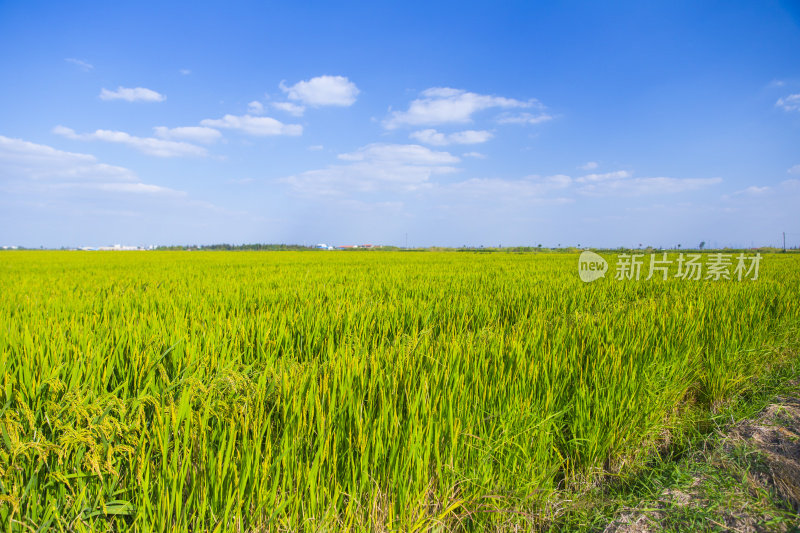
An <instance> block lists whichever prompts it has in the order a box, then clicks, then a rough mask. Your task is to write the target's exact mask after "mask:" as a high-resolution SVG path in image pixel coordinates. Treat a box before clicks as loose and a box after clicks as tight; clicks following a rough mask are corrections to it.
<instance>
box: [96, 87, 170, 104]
mask: <svg viewBox="0 0 800 533" xmlns="http://www.w3.org/2000/svg"><path fill="white" fill-rule="evenodd" d="M100 99H101V100H125V101H127V102H163V101H164V100H166V99H167V97H166V96H164V95H163V94H159V93H157V92H155V91H153V90H151V89H145V88H144V87H135V88H132V89H131V88H128V87H117V90H116V91H109V90H108V89H103V90H101V91H100Z"/></svg>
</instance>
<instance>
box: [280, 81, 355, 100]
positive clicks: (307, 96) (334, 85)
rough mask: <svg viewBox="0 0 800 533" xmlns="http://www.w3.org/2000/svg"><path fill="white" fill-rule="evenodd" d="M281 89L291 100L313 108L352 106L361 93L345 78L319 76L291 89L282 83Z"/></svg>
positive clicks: (301, 82)
mask: <svg viewBox="0 0 800 533" xmlns="http://www.w3.org/2000/svg"><path fill="white" fill-rule="evenodd" d="M280 88H281V90H282V91H283V92H285V93H286V94H287V96H288V97H289V100H296V101H299V102H302V103H303V104H305V105H309V106H312V107H318V106H327V105H332V106H351V105H353V104H354V103H355V101H356V97H357V96H358V93H359V92H360V91H359V90H358V87H356V84H355V83H353V82H352V81H350V80H348V79H347V78H346V77H344V76H317V77H316V78H311V79H310V80H308V81H299V82H297V83H295V84H294V85H292V86H291V87H289V86H287V85H286V84H285V83H284V82H281V83H280Z"/></svg>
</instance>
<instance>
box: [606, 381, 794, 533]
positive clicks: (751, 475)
mask: <svg viewBox="0 0 800 533" xmlns="http://www.w3.org/2000/svg"><path fill="white" fill-rule="evenodd" d="M795 392H796V393H797V394H791V395H787V396H782V397H778V398H775V400H774V401H773V402H772V403H771V404H769V405H768V406H767V407H766V408H765V409H763V410H762V411H761V412H760V413H759V414H758V415H757V416H755V417H753V418H750V419H747V420H743V421H741V422H739V423H737V424H735V425H733V426H731V427H730V428H729V429H728V430H727V431H726V432H725V433H723V434H720V435H718V436H717V437H716V438H714V439H712V440H710V441H709V446H707V447H706V448H705V449H703V450H698V451H697V452H696V453H694V454H692V456H691V457H689V458H687V459H686V460H685V461H683V464H681V465H679V466H676V468H675V470H674V473H672V472H671V473H670V475H671V476H672V477H670V479H671V481H672V482H670V483H667V484H666V486H664V487H663V489H661V491H660V493H656V495H655V497H653V498H647V499H645V500H644V501H642V502H641V503H640V504H637V505H636V506H635V507H633V508H625V509H624V510H623V511H622V512H620V513H618V515H617V516H616V518H615V519H614V520H613V521H612V522H611V523H610V524H608V525H607V527H606V528H605V530H604V531H606V532H609V533H610V532H617V533H623V532H625V533H644V532H655V531H737V532H761V531H800V518H799V517H798V511H800V386H798V387H796V391H795ZM673 474H674V475H673Z"/></svg>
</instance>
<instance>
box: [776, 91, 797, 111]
mask: <svg viewBox="0 0 800 533" xmlns="http://www.w3.org/2000/svg"><path fill="white" fill-rule="evenodd" d="M775 105H776V106H777V107H780V108H781V109H783V110H784V111H800V93H798V94H790V95H789V96H785V97H783V98H778V101H777V102H775Z"/></svg>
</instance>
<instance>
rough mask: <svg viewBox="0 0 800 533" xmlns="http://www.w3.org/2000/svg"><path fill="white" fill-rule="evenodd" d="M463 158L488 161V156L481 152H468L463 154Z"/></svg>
mask: <svg viewBox="0 0 800 533" xmlns="http://www.w3.org/2000/svg"><path fill="white" fill-rule="evenodd" d="M461 156H462V157H472V158H474V159H486V154H482V153H480V152H466V153H464V154H461Z"/></svg>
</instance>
